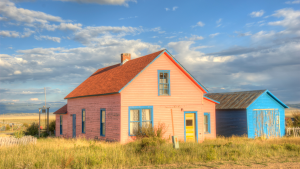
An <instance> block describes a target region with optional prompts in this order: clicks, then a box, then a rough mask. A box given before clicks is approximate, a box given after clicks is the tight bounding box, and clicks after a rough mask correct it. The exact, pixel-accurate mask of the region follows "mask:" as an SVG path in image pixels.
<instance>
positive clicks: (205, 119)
mask: <svg viewBox="0 0 300 169" xmlns="http://www.w3.org/2000/svg"><path fill="white" fill-rule="evenodd" d="M207 123H208V117H207V115H204V124H207Z"/></svg>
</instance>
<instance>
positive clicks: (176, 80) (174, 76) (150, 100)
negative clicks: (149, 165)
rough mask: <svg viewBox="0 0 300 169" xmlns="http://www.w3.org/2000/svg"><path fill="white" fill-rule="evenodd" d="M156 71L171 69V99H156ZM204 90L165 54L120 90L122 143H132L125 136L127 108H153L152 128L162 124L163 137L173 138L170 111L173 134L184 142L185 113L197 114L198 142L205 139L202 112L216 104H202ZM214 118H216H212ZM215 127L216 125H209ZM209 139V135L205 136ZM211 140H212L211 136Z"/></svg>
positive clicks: (166, 97) (167, 97) (126, 133)
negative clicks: (164, 125) (165, 129)
mask: <svg viewBox="0 0 300 169" xmlns="http://www.w3.org/2000/svg"><path fill="white" fill-rule="evenodd" d="M157 70H170V72H171V73H170V85H171V86H170V89H171V91H170V92H171V93H172V95H171V96H158V84H157ZM202 99H203V91H202V90H201V89H200V88H199V87H198V86H197V85H196V84H194V83H193V82H192V81H191V80H190V79H189V78H188V77H187V76H186V75H185V74H184V73H183V72H182V71H181V70H180V69H179V68H178V67H177V66H176V65H175V64H174V63H173V62H172V61H171V60H170V59H169V58H168V57H167V56H166V55H165V54H164V55H161V56H160V57H159V58H157V59H156V60H155V61H154V62H153V63H152V64H151V65H149V66H148V67H147V69H145V70H144V71H143V72H141V74H140V75H139V76H138V77H136V78H135V79H134V80H133V81H132V82H131V83H130V84H129V85H128V86H127V87H126V88H124V89H123V90H122V91H121V119H122V120H121V142H122V143H125V142H128V141H130V140H132V139H133V138H132V137H129V136H128V106H153V114H154V115H153V118H154V119H153V120H154V125H157V124H158V123H159V122H163V123H165V124H166V126H168V129H167V132H166V134H165V137H166V138H169V137H170V136H172V135H173V133H172V122H171V109H172V111H173V119H174V130H175V135H177V136H178V139H179V140H182V141H183V140H184V119H183V117H184V116H183V115H184V113H183V112H184V111H197V112H198V114H197V115H198V131H199V133H200V132H201V135H200V134H199V137H198V141H199V142H202V141H203V139H204V136H203V133H202V130H203V113H204V111H203V109H204V105H203V104H202V103H205V104H207V105H206V107H207V109H209V111H211V112H212V113H213V112H214V108H215V104H214V103H212V102H210V101H206V102H205V101H204V102H202ZM214 118H215V116H214ZM212 124H214V125H215V122H212ZM212 130H213V129H212ZM207 137H210V136H207ZM211 137H212V138H213V137H214V138H215V136H213V134H212V135H211Z"/></svg>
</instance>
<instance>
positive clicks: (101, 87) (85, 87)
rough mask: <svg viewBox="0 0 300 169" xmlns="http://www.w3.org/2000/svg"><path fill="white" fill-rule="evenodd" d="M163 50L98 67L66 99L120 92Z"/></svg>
mask: <svg viewBox="0 0 300 169" xmlns="http://www.w3.org/2000/svg"><path fill="white" fill-rule="evenodd" d="M162 51H164V50H161V51H158V52H155V53H152V54H149V55H146V56H143V57H139V58H136V59H132V60H129V61H127V62H126V63H125V64H123V65H121V64H116V65H113V66H109V67H105V68H101V69H98V70H97V71H96V72H95V73H94V74H92V75H91V76H90V77H89V78H87V79H86V80H85V81H84V82H83V83H81V84H80V85H79V86H78V87H77V88H75V89H74V90H73V91H72V92H71V93H69V94H68V95H67V96H66V97H65V99H70V98H76V97H83V96H94V95H102V94H113V93H118V92H119V91H120V90H121V89H122V88H123V87H124V86H125V85H126V84H128V83H129V82H130V81H131V80H132V79H133V78H134V77H135V76H136V75H137V74H138V73H140V72H141V71H142V70H143V69H144V68H145V67H146V66H147V65H148V64H150V63H151V61H153V60H154V59H155V58H156V57H157V56H158V55H159V54H160V53H161V52H162Z"/></svg>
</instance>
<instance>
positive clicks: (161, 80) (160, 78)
mask: <svg viewBox="0 0 300 169" xmlns="http://www.w3.org/2000/svg"><path fill="white" fill-rule="evenodd" d="M163 78H164V75H163V73H159V83H163Z"/></svg>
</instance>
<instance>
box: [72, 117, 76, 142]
mask: <svg viewBox="0 0 300 169" xmlns="http://www.w3.org/2000/svg"><path fill="white" fill-rule="evenodd" d="M72 121H73V138H76V114H73V120H72Z"/></svg>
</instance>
